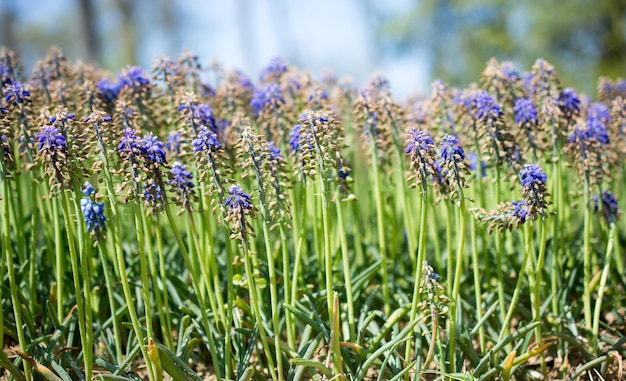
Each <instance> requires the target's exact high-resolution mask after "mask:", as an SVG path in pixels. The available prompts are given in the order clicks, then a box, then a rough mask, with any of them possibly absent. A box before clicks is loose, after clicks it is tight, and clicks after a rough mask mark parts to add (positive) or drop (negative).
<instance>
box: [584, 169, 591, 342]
mask: <svg viewBox="0 0 626 381" xmlns="http://www.w3.org/2000/svg"><path fill="white" fill-rule="evenodd" d="M584 192H585V194H584V198H585V205H584V208H585V221H584V232H583V266H584V270H583V284H584V290H583V304H584V313H585V328H587V329H588V330H590V331H591V329H592V328H593V321H592V319H593V317H592V315H591V209H590V208H591V205H589V202H590V197H591V195H590V192H591V190H590V188H589V179H588V178H587V177H585V189H584Z"/></svg>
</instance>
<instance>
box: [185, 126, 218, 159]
mask: <svg viewBox="0 0 626 381" xmlns="http://www.w3.org/2000/svg"><path fill="white" fill-rule="evenodd" d="M191 145H192V146H193V152H194V153H198V152H204V151H208V152H215V151H217V150H219V149H220V148H222V143H220V142H219V141H218V140H217V135H216V134H215V133H214V132H213V131H211V130H209V129H208V128H207V127H202V128H201V129H200V132H198V137H197V138H195V139H194V140H192V141H191Z"/></svg>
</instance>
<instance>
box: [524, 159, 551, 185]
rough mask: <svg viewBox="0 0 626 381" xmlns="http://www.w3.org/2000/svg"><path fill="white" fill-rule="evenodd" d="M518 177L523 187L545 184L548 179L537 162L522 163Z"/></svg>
mask: <svg viewBox="0 0 626 381" xmlns="http://www.w3.org/2000/svg"><path fill="white" fill-rule="evenodd" d="M520 177H521V179H522V187H524V188H536V187H537V186H538V185H545V183H546V181H547V180H548V176H547V175H546V174H545V173H543V169H541V167H540V166H538V165H537V164H524V168H522V170H520Z"/></svg>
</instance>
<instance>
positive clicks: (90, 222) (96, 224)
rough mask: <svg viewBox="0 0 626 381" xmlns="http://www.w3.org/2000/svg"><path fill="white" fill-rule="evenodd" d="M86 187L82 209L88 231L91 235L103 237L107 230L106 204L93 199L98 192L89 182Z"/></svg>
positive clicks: (81, 201)
mask: <svg viewBox="0 0 626 381" xmlns="http://www.w3.org/2000/svg"><path fill="white" fill-rule="evenodd" d="M84 187H85V188H84V189H83V194H84V195H85V197H83V198H82V199H81V200H80V209H81V211H82V212H83V218H84V220H85V224H86V225H87V231H88V232H90V233H91V234H95V235H101V234H102V233H103V232H104V231H105V230H106V226H105V222H106V217H105V216H104V202H97V201H95V200H93V199H92V196H93V195H94V194H95V192H96V191H95V189H94V188H93V186H92V185H91V184H90V183H89V182H86V183H85V185H84Z"/></svg>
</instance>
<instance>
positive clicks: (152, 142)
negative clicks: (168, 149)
mask: <svg viewBox="0 0 626 381" xmlns="http://www.w3.org/2000/svg"><path fill="white" fill-rule="evenodd" d="M142 143H143V152H144V155H145V156H146V159H147V160H148V161H149V162H151V163H157V164H167V161H166V159H165V150H164V149H163V146H164V144H163V143H162V142H160V141H159V139H158V138H157V137H156V136H154V135H153V134H152V132H150V133H148V135H146V136H144V138H143V140H142Z"/></svg>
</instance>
